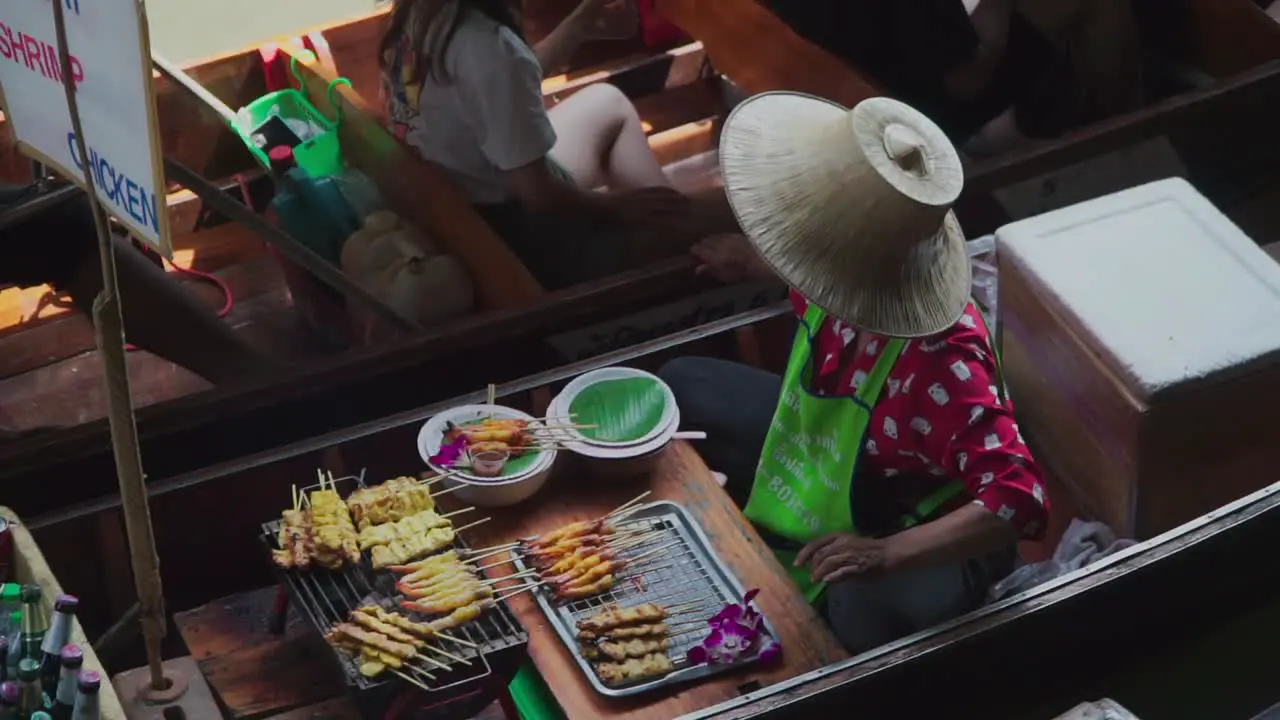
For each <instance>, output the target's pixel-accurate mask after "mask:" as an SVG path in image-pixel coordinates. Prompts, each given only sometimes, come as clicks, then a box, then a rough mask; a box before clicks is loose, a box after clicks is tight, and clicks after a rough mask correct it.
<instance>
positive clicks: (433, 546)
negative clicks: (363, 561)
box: [369, 527, 454, 570]
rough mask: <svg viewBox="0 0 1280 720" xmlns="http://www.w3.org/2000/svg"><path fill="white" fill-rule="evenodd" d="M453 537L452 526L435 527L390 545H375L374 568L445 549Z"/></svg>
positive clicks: (372, 554) (397, 563)
mask: <svg viewBox="0 0 1280 720" xmlns="http://www.w3.org/2000/svg"><path fill="white" fill-rule="evenodd" d="M453 537H454V534H453V528H452V527H441V528H435V529H432V530H430V531H428V532H427V533H426V534H425V535H419V536H415V537H410V538H403V539H399V540H396V541H394V542H392V543H390V544H388V545H375V546H374V547H373V548H372V549H371V550H370V551H369V554H370V556H371V558H372V560H373V567H374V569H375V570H381V569H382V568H385V567H390V566H392V565H403V564H405V563H407V562H409V561H410V560H413V559H415V558H420V557H422V556H424V555H430V554H431V553H434V552H437V551H440V550H443V549H444V548H446V547H448V546H449V545H451V544H452V543H453Z"/></svg>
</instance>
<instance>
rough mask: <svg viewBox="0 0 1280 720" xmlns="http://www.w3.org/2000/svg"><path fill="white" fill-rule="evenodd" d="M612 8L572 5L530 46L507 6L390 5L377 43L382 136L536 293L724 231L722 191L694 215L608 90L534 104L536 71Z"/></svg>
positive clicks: (513, 8) (550, 65) (596, 0)
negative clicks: (410, 158)
mask: <svg viewBox="0 0 1280 720" xmlns="http://www.w3.org/2000/svg"><path fill="white" fill-rule="evenodd" d="M621 2H622V0H582V1H581V2H580V4H578V5H577V7H576V8H575V9H574V11H573V12H572V13H570V14H569V16H568V17H567V18H566V19H565V20H564V21H563V22H562V23H561V24H560V25H559V26H558V27H557V28H556V29H555V30H553V31H552V32H551V33H550V34H549V35H548V36H547V37H546V38H544V39H543V40H542V41H541V42H539V43H537V44H536V45H535V46H532V47H530V46H529V45H528V44H527V43H526V42H525V39H524V35H523V33H522V31H521V25H520V17H519V13H518V11H517V7H518V6H519V5H520V3H519V2H518V0H394V4H393V9H392V13H391V22H390V26H389V28H388V29H387V33H386V35H385V36H384V37H383V39H382V44H381V47H380V52H381V57H380V60H381V66H382V74H383V86H384V87H383V90H384V94H385V96H386V104H387V115H388V118H389V120H390V121H391V124H392V130H393V132H395V134H397V135H398V136H399V137H400V138H401V139H402V140H405V141H406V142H408V143H409V144H410V145H412V146H413V147H414V148H415V149H416V150H417V151H418V152H419V153H420V154H421V155H422V156H423V157H424V158H426V159H427V160H431V161H433V162H436V163H438V164H440V165H441V166H442V167H443V168H444V169H445V170H446V172H448V174H449V176H450V177H451V178H452V179H453V180H454V182H456V183H457V184H458V186H459V187H460V188H461V190H462V191H463V192H464V193H465V194H466V195H467V197H468V198H469V199H470V200H471V202H472V204H473V205H474V206H475V208H476V210H477V211H478V212H479V213H480V215H481V216H482V217H484V218H485V220H487V221H488V222H489V224H490V225H491V226H492V227H493V229H494V230H495V231H496V232H497V233H498V235H499V236H500V237H501V238H502V239H503V240H504V241H505V242H506V243H507V244H508V245H509V246H510V247H511V249H512V250H513V251H514V252H515V253H516V255H517V256H519V258H520V260H521V261H522V262H524V264H525V265H526V266H527V267H528V268H529V269H530V270H531V271H532V272H533V274H534V276H535V277H536V278H537V279H538V280H539V281H540V282H541V283H542V284H543V285H544V286H545V287H547V288H548V289H558V288H561V287H564V286H566V285H571V284H574V283H578V282H582V281H585V280H590V279H594V278H597V277H600V276H602V275H607V274H611V273H614V272H618V271H620V270H622V269H625V268H627V267H633V266H635V265H636V264H640V263H645V262H648V261H651V260H655V259H658V258H660V257H663V256H669V255H672V254H678V253H683V252H686V251H687V250H688V248H689V246H690V244H692V242H693V240H696V239H699V238H701V237H705V236H706V235H707V234H708V232H707V231H708V230H718V231H721V232H723V231H726V230H732V229H734V227H735V226H733V225H732V219H731V217H730V213H729V211H728V208H727V206H726V205H725V203H724V197H723V194H720V196H719V202H718V203H717V202H716V201H715V200H716V199H715V198H714V197H711V198H710V199H709V200H708V203H709V205H708V210H707V211H706V212H705V213H704V212H703V211H702V208H701V205H700V204H696V205H695V204H694V203H692V202H690V200H689V199H688V198H685V197H684V196H682V195H681V194H680V193H679V192H677V191H675V190H674V189H672V188H671V185H670V182H669V180H668V179H667V177H666V175H665V173H664V172H663V170H662V168H661V167H660V166H659V164H658V161H657V158H655V157H654V154H653V152H652V151H651V150H650V148H649V142H648V139H647V137H646V136H645V132H644V129H643V127H642V126H641V124H640V117H639V116H638V115H637V113H636V110H635V108H634V107H633V106H632V105H631V102H630V101H629V100H628V99H627V98H626V96H625V95H623V94H622V92H621V91H620V90H618V89H617V88H616V87H614V86H613V85H609V84H607V83H599V84H595V85H592V86H589V87H586V88H583V89H582V90H580V91H578V92H576V93H574V94H573V95H571V96H570V97H569V98H568V99H566V100H565V101H563V102H561V103H560V104H558V105H556V106H555V107H554V108H552V109H551V110H550V111H548V110H547V109H545V108H544V106H543V97H542V79H543V71H544V70H555V69H557V68H559V67H561V66H562V65H564V64H566V63H567V62H568V60H569V58H570V57H571V56H572V55H573V53H574V51H575V50H576V49H577V48H578V47H579V46H580V45H581V44H582V43H583V42H584V41H585V40H589V39H591V37H592V36H593V34H594V33H595V32H596V28H597V27H598V26H599V25H600V24H601V23H607V22H608V21H609V19H610V13H611V12H614V13H616V12H617V11H618V7H617V6H618V5H619V4H620V3H621ZM615 17H616V15H615ZM630 24H631V28H632V29H633V30H636V29H638V26H637V24H636V20H635V18H634V17H631V18H630ZM601 188H603V189H605V190H606V192H593V191H594V190H596V189H601ZM695 214H697V215H698V216H699V217H702V216H705V217H709V218H712V219H711V220H710V221H709V223H710V224H707V225H703V224H701V223H700V222H698V221H696V219H695V218H694V217H693V216H694V215H695Z"/></svg>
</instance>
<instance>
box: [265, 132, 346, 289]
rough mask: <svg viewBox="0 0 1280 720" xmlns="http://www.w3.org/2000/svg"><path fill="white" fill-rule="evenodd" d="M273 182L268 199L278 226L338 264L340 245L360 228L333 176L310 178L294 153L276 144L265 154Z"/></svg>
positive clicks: (323, 256) (318, 253)
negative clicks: (274, 180)
mask: <svg viewBox="0 0 1280 720" xmlns="http://www.w3.org/2000/svg"><path fill="white" fill-rule="evenodd" d="M267 156H268V157H269V158H270V159H271V173H272V175H274V176H275V179H276V196H275V197H274V198H272V200H271V209H272V210H274V211H275V214H276V218H277V220H278V221H279V223H280V226H281V227H282V228H283V229H284V231H285V232H287V233H288V234H289V235H291V236H293V239H295V240H297V241H298V242H300V243H302V244H303V245H306V246H307V247H308V248H310V249H311V250H312V252H314V253H316V254H317V255H319V256H320V257H322V258H324V259H325V260H327V261H329V262H330V263H332V264H334V265H337V264H338V263H339V260H340V255H341V252H342V244H343V243H345V242H346V241H347V238H348V237H350V236H351V233H353V232H355V231H356V230H358V229H360V223H359V222H358V221H357V220H356V215H355V211H353V210H352V209H351V205H350V204H349V203H348V202H347V200H346V198H345V197H344V196H343V195H342V190H341V188H340V187H339V186H338V182H337V181H336V180H335V179H334V178H332V177H321V178H313V177H311V175H310V174H308V173H307V171H306V170H304V169H302V168H300V167H298V165H297V161H296V159H295V158H294V157H293V150H292V149H290V148H289V147H287V146H284V145H277V146H276V147H273V148H271V151H270V152H269V153H267Z"/></svg>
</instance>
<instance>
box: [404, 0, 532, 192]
mask: <svg viewBox="0 0 1280 720" xmlns="http://www.w3.org/2000/svg"><path fill="white" fill-rule="evenodd" d="M459 11H460V12H461V13H462V21H461V23H460V24H459V25H458V28H457V31H456V32H455V33H454V34H453V37H452V39H451V40H450V41H449V46H448V49H447V50H446V51H445V54H444V65H445V68H446V70H447V71H448V80H449V81H448V82H445V83H441V82H438V81H437V80H436V79H435V77H434V76H432V75H430V74H427V77H426V78H425V79H423V81H422V85H421V86H420V87H406V86H405V83H404V82H403V77H404V73H403V72H400V73H397V72H396V70H397V69H399V68H400V67H406V68H407V67H408V66H409V65H410V63H411V62H412V57H405V56H406V55H412V54H411V53H408V52H406V51H407V48H406V46H405V44H403V43H402V44H401V50H400V57H399V60H400V62H398V63H396V64H395V66H394V67H393V70H392V72H391V73H390V77H387V78H385V79H384V80H385V82H386V83H387V85H388V87H387V88H386V92H387V101H388V116H389V118H390V119H391V120H392V122H393V124H395V125H400V126H401V127H403V128H404V132H403V137H404V140H405V141H406V142H408V143H409V144H410V145H412V146H413V147H414V148H416V149H417V150H418V152H419V153H420V154H421V155H422V157H424V158H426V159H427V160H431V161H433V162H436V163H438V164H440V165H441V166H443V167H444V168H445V169H446V170H447V171H448V173H449V175H450V176H451V178H452V179H453V181H454V182H455V183H457V184H458V185H459V186H460V187H461V188H462V190H463V192H464V193H465V194H466V195H467V197H468V198H469V199H470V200H471V201H472V202H473V203H478V204H488V203H499V202H503V201H506V200H509V199H511V198H512V194H511V189H510V186H509V184H508V182H507V180H506V178H505V172H506V171H508V170H513V169H515V168H519V167H522V166H525V165H528V164H529V163H532V162H534V161H535V160H538V159H539V158H542V157H545V156H546V155H547V153H548V152H550V150H551V148H552V147H553V146H554V145H555V143H556V133H555V130H554V129H553V128H552V127H551V120H550V119H549V118H548V117H547V111H546V109H545V107H544V106H543V104H542V68H541V66H540V65H539V64H538V58H537V56H536V55H534V53H533V50H532V49H530V48H529V46H528V45H527V44H525V42H524V41H523V40H521V39H520V38H519V37H517V36H516V34H515V33H513V32H512V31H511V30H510V29H509V28H506V27H504V26H502V25H500V24H499V23H497V22H494V21H493V20H492V19H490V18H489V17H487V16H486V15H484V14H482V13H480V12H478V11H476V10H472V9H469V8H467V7H465V6H464V7H462V8H460V9H459ZM452 18H453V13H452V12H442V13H441V14H440V16H438V22H440V23H441V24H443V23H446V22H450V21H451V20H452ZM443 35H444V33H442V32H440V28H434V27H433V28H432V29H431V31H430V32H428V33H427V37H428V38H429V39H436V38H441V37H442V36H443ZM397 75H400V77H397Z"/></svg>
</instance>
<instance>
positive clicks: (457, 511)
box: [440, 506, 475, 518]
mask: <svg viewBox="0 0 1280 720" xmlns="http://www.w3.org/2000/svg"><path fill="white" fill-rule="evenodd" d="M472 510H475V507H474V506H472V507H464V508H462V509H461V510H454V511H453V512H451V513H445V514H444V515H441V516H440V517H442V518H451V517H453V516H454V515H461V514H462V513H465V512H471V511H472Z"/></svg>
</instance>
